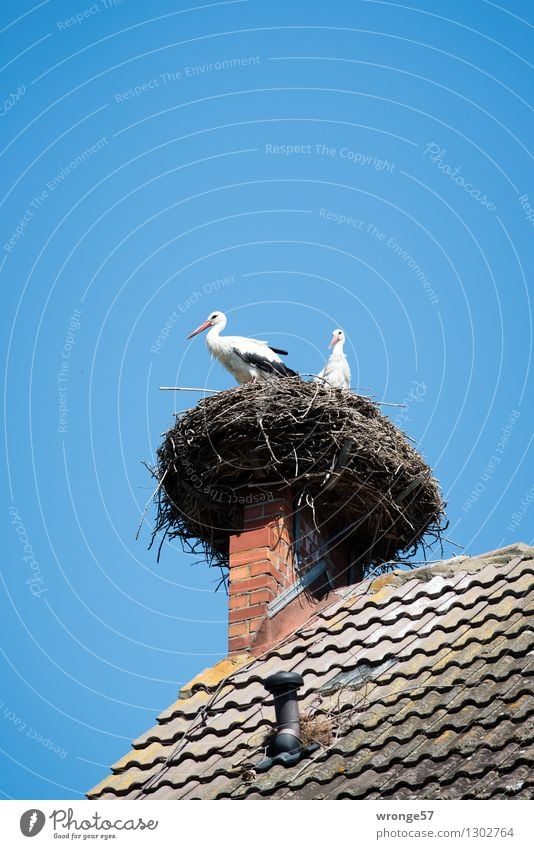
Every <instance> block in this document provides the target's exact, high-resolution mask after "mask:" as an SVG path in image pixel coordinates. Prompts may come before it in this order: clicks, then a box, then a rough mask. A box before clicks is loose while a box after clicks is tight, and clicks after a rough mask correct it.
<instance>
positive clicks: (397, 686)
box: [88, 543, 534, 799]
mask: <svg viewBox="0 0 534 849" xmlns="http://www.w3.org/2000/svg"><path fill="white" fill-rule="evenodd" d="M332 597H333V600H332V603H331V604H329V605H328V606H327V607H323V608H322V609H321V610H320V611H319V612H317V613H315V614H313V615H312V616H311V617H310V619H308V621H307V622H306V623H305V624H304V625H303V626H302V627H300V628H299V629H298V630H297V631H296V632H295V633H294V634H292V635H291V636H289V637H287V638H285V639H284V640H283V641H281V642H280V643H278V644H277V645H276V646H275V647H274V648H272V649H270V650H269V651H268V652H267V653H266V654H264V655H263V656H261V657H257V658H253V657H250V656H247V655H242V656H238V657H231V658H227V659H225V660H223V661H221V662H220V663H218V664H216V665H215V666H214V667H212V668H211V669H209V670H206V671H205V672H204V673H202V674H200V675H199V676H197V678H195V679H193V681H191V682H190V683H189V684H188V685H187V687H186V688H184V689H183V690H182V691H181V692H180V698H179V699H178V701H176V702H175V703H174V704H172V705H171V706H170V707H169V708H168V709H167V710H165V711H163V713H162V714H160V716H159V717H158V724H157V725H155V726H154V728H152V729H150V731H148V732H147V733H146V734H143V735H142V736H141V737H139V738H138V739H137V740H135V741H134V743H133V749H132V751H130V752H128V754H126V755H125V756H124V757H123V758H121V760H120V761H118V762H117V763H116V764H114V766H113V767H112V770H113V772H112V775H110V776H109V777H107V778H105V779H104V780H103V781H102V782H101V783H100V784H98V785H97V786H96V787H95V788H93V789H92V790H91V791H90V792H89V793H88V796H89V797H90V798H103V799H111V798H118V797H122V798H129V799H147V798H148V799H221V798H232V799H259V798H262V799H263V798H269V799H281V798H283V799H326V798H328V799H331V798H334V799H343V798H359V799H378V798H380V799H382V798H389V799H408V798H415V799H461V798H463V799H465V798H481V799H488V798H498V799H502V798H511V797H512V798H521V799H526V798H532V796H533V795H534V794H533V788H534V774H533V772H532V769H531V765H532V761H533V759H534V749H533V745H532V743H533V731H534V700H533V698H532V695H533V674H534V628H533V619H534V548H532V547H528V546H526V545H524V544H523V543H519V544H517V545H514V546H509V547H507V548H503V549H500V550H497V551H493V552H489V553H487V554H484V555H480V556H477V557H471V558H467V557H458V558H454V559H452V560H447V561H443V562H441V563H438V564H435V565H433V566H427V567H425V568H421V569H416V570H413V571H395V572H391V573H389V574H385V575H380V576H379V577H377V578H374V579H368V580H367V581H364V582H363V583H360V584H357V585H354V586H351V587H345V588H343V589H342V590H337V591H336V592H335V593H333V594H332ZM279 671H296V672H300V673H301V675H302V676H303V678H304V686H303V687H302V689H301V690H300V692H299V705H300V711H301V715H302V716H309V717H312V726H313V717H321V718H322V720H323V721H322V723H321V727H324V725H325V723H326V725H327V726H328V727H329V728H330V729H331V732H332V739H331V740H330V741H329V742H325V741H324V738H322V739H323V742H322V745H321V747H320V748H319V750H318V751H316V752H314V753H313V755H311V756H309V757H307V758H305V759H303V760H301V761H300V762H299V763H298V764H297V765H296V766H292V767H284V766H280V765H276V766H272V767H271V768H270V769H269V770H268V771H267V772H265V773H262V774H256V773H255V772H254V769H253V767H254V764H255V763H258V762H259V761H261V759H262V757H263V754H264V740H265V737H266V735H267V734H268V732H269V731H270V729H272V726H273V722H274V709H273V701H272V696H270V695H269V694H268V693H267V692H266V691H265V689H264V687H263V683H262V682H263V680H264V679H265V678H266V676H267V675H269V674H271V673H273V672H279ZM308 725H309V723H308Z"/></svg>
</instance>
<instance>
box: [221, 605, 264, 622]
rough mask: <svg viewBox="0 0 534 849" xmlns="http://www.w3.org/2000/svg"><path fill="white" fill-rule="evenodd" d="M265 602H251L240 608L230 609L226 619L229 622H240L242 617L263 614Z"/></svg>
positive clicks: (246, 617)
mask: <svg viewBox="0 0 534 849" xmlns="http://www.w3.org/2000/svg"><path fill="white" fill-rule="evenodd" d="M266 611H267V605H266V604H251V605H249V606H248V607H244V608H243V609H242V610H230V612H229V614H228V619H229V620H230V622H242V621H243V620H244V619H254V617H255V616H265V613H266Z"/></svg>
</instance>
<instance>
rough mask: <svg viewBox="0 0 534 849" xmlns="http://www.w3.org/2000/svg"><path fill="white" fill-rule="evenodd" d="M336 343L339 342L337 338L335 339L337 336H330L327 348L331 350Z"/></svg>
mask: <svg viewBox="0 0 534 849" xmlns="http://www.w3.org/2000/svg"><path fill="white" fill-rule="evenodd" d="M337 342H339V339H338V337H337V336H335V335H334V336H332V338H331V340H330V345H329V346H328V347H329V348H333V347H334V345H336V344H337Z"/></svg>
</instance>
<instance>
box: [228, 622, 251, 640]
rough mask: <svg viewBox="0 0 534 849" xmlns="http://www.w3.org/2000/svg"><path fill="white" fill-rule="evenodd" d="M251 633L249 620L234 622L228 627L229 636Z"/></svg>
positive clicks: (241, 635) (242, 635)
mask: <svg viewBox="0 0 534 849" xmlns="http://www.w3.org/2000/svg"><path fill="white" fill-rule="evenodd" d="M248 633H249V623H248V621H247V622H233V623H232V624H231V625H230V626H229V627H228V636H229V637H244V636H245V635H246V634H248Z"/></svg>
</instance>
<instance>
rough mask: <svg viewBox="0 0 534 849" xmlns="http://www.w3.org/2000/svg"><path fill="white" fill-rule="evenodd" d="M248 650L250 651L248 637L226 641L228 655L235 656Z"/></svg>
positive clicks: (232, 638) (231, 638)
mask: <svg viewBox="0 0 534 849" xmlns="http://www.w3.org/2000/svg"><path fill="white" fill-rule="evenodd" d="M248 649H250V636H248V637H230V639H229V640H228V654H236V653H237V652H242V651H243V650H245V651H247V650H248Z"/></svg>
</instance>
